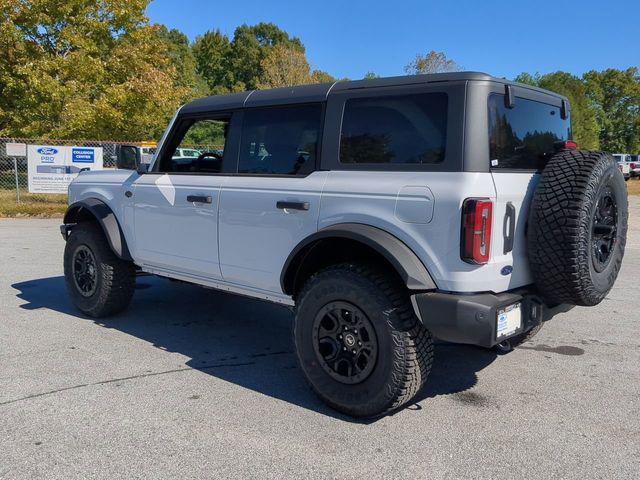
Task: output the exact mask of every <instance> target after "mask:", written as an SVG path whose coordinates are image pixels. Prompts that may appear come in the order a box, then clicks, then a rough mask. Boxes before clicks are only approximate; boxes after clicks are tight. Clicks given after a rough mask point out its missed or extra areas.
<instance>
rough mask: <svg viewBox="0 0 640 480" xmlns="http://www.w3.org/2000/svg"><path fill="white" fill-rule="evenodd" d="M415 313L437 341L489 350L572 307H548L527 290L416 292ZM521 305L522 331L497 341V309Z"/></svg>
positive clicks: (413, 300)
mask: <svg viewBox="0 0 640 480" xmlns="http://www.w3.org/2000/svg"><path fill="white" fill-rule="evenodd" d="M411 300H412V302H413V305H414V309H415V310H416V314H417V315H418V316H419V318H420V320H421V321H422V323H423V324H424V326H425V327H427V328H428V329H429V330H430V331H431V333H432V334H433V335H434V336H435V337H436V338H439V339H440V340H445V341H447V342H455V343H466V344H471V345H478V346H481V347H486V348H490V347H493V346H494V345H496V344H497V343H499V342H501V341H503V340H506V339H507V338H510V337H512V336H514V335H518V334H520V333H522V332H526V331H529V330H531V329H532V328H533V327H535V326H536V325H538V324H539V323H541V322H544V321H547V320H549V319H550V318H551V317H553V316H554V315H555V314H556V313H560V312H563V311H567V310H569V309H571V308H572V306H571V305H564V304H563V305H558V306H555V307H553V308H550V307H549V306H547V305H546V304H545V303H544V302H543V301H542V299H541V298H540V297H538V296H537V295H535V294H534V293H532V292H530V291H526V290H520V291H514V292H505V293H498V294H493V293H477V294H468V295H466V294H454V293H444V292H425V293H418V294H416V295H413V296H412V297H411ZM517 302H521V303H522V307H521V308H522V328H521V329H520V330H518V331H516V332H514V333H513V334H512V335H510V336H509V337H502V338H500V339H497V338H496V317H497V311H498V309H500V308H502V307H506V306H507V305H511V304H513V303H517Z"/></svg>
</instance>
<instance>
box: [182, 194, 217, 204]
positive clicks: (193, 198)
mask: <svg viewBox="0 0 640 480" xmlns="http://www.w3.org/2000/svg"><path fill="white" fill-rule="evenodd" d="M212 201H213V199H212V198H211V196H209V195H187V202H189V203H211V202H212Z"/></svg>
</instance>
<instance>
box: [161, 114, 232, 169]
mask: <svg viewBox="0 0 640 480" xmlns="http://www.w3.org/2000/svg"><path fill="white" fill-rule="evenodd" d="M229 121H230V118H222V119H218V118H216V119H215V120H214V119H202V120H193V121H190V122H188V123H186V124H185V125H183V126H182V127H181V130H182V132H183V133H182V138H181V139H180V140H179V141H178V142H177V146H176V147H175V148H174V149H173V151H172V153H171V155H163V158H162V161H161V164H160V169H159V171H161V172H193V173H220V172H221V171H222V160H223V157H224V147H225V143H226V138H227V132H228V130H229ZM179 135H180V134H179Z"/></svg>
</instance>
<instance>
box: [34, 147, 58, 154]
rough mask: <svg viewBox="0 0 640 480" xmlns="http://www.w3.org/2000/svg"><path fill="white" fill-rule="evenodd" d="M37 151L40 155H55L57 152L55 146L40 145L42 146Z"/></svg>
mask: <svg viewBox="0 0 640 480" xmlns="http://www.w3.org/2000/svg"><path fill="white" fill-rule="evenodd" d="M37 151H38V153H39V154H40V155H55V154H56V153H58V149H57V148H51V147H42V148H39V149H38V150H37Z"/></svg>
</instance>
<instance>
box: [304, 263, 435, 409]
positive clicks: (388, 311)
mask: <svg viewBox="0 0 640 480" xmlns="http://www.w3.org/2000/svg"><path fill="white" fill-rule="evenodd" d="M336 301H341V302H348V303H349V304H353V305H355V306H357V307H358V308H359V309H360V310H361V311H362V312H363V313H364V314H365V316H366V317H367V318H368V319H369V321H370V323H371V324H372V325H373V328H374V330H375V335H376V337H377V341H378V348H379V350H378V355H377V359H376V362H375V366H374V368H373V371H372V372H371V373H370V374H369V376H368V377H366V378H365V379H363V380H362V381H361V382H359V383H356V384H344V383H341V382H339V381H337V380H336V379H335V378H333V377H332V376H330V375H329V374H328V373H327V372H326V371H325V369H324V368H323V367H322V366H321V365H320V362H321V360H319V357H318V356H317V354H316V351H315V349H314V345H313V342H314V340H313V332H312V330H313V324H314V323H313V322H314V319H315V318H316V315H317V314H318V312H320V311H321V309H322V308H323V307H325V306H326V305H328V304H330V303H331V302H336ZM294 341H295V345H296V352H297V357H298V361H299V364H300V367H301V369H302V371H303V372H304V374H305V375H306V377H307V380H308V382H309V383H310V385H311V388H312V389H313V390H314V391H315V393H316V394H317V395H318V396H319V397H320V398H321V399H322V400H323V401H324V402H325V403H327V404H328V405H329V406H330V407H332V408H334V409H335V410H338V411H340V412H342V413H345V414H347V415H351V416H353V417H365V418H367V417H377V416H380V415H383V414H385V413H388V412H391V411H393V410H395V409H398V408H399V407H401V406H402V405H404V404H406V403H407V402H409V401H410V400H411V399H412V398H413V397H414V396H415V395H416V393H417V392H418V391H419V390H420V388H421V387H422V386H423V385H424V383H425V381H426V379H427V376H428V374H429V371H430V370H431V365H432V363H433V340H432V337H431V334H430V332H429V331H428V330H427V329H426V328H424V326H423V325H422V323H421V322H420V321H419V320H418V318H417V317H416V315H415V313H414V311H413V307H412V305H411V301H410V298H409V294H408V291H407V290H406V288H404V286H403V285H401V284H400V283H399V282H397V281H395V279H393V278H392V275H391V274H390V273H389V272H386V271H383V270H379V269H377V268H375V267H369V266H363V265H354V264H350V263H345V264H340V265H335V266H331V267H328V268H325V269H323V270H321V271H319V272H318V273H316V274H314V275H313V276H312V277H311V278H310V279H309V280H308V281H307V282H306V283H305V285H304V287H303V288H302V291H301V292H300V294H299V295H298V296H297V308H296V317H295V322H294Z"/></svg>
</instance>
